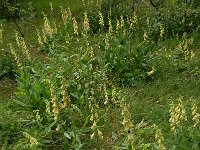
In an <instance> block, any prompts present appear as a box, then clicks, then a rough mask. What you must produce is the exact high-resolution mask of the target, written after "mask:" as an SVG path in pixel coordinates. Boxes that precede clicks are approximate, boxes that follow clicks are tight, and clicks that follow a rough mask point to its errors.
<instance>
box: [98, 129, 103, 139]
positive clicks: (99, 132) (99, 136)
mask: <svg viewBox="0 0 200 150" xmlns="http://www.w3.org/2000/svg"><path fill="white" fill-rule="evenodd" d="M97 134H98V138H99V139H100V140H103V134H102V132H101V131H100V130H99V129H97Z"/></svg>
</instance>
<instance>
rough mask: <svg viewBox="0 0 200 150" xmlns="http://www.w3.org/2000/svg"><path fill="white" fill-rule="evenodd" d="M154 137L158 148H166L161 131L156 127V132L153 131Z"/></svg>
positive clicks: (163, 149) (162, 149) (161, 149)
mask: <svg viewBox="0 0 200 150" xmlns="http://www.w3.org/2000/svg"><path fill="white" fill-rule="evenodd" d="M155 139H156V141H157V143H158V147H159V150H166V148H165V146H164V144H163V143H164V137H163V135H162V132H161V130H160V129H157V130H156V132H155Z"/></svg>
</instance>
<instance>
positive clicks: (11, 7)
mask: <svg viewBox="0 0 200 150" xmlns="http://www.w3.org/2000/svg"><path fill="white" fill-rule="evenodd" d="M19 16H20V9H19V4H18V3H17V1H16V0H4V1H1V3H0V18H4V19H15V18H19Z"/></svg>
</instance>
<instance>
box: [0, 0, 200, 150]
mask: <svg viewBox="0 0 200 150" xmlns="http://www.w3.org/2000/svg"><path fill="white" fill-rule="evenodd" d="M20 3H21V5H24V6H26V5H27V4H28V3H29V1H21V2H20ZM52 4H53V7H54V9H55V12H59V6H60V4H61V5H62V6H63V7H70V8H71V10H72V12H73V14H74V16H77V18H78V21H81V20H82V14H81V13H80V12H84V11H85V10H84V9H85V8H83V6H82V5H81V1H80V0H76V1H73V2H71V1H68V0H65V1H58V0H54V1H52ZM33 7H34V8H36V10H37V13H38V14H40V15H41V11H44V12H45V13H48V12H49V9H50V7H49V2H48V3H47V1H45V0H41V1H40V2H36V1H33ZM86 10H87V9H86ZM40 15H38V16H39V17H38V16H36V17H34V18H31V19H29V20H19V21H18V23H19V25H20V27H21V29H22V30H23V33H24V34H25V40H26V42H27V44H28V47H29V48H30V53H31V55H32V57H33V58H34V60H36V62H37V61H38V62H39V61H40V62H41V63H44V62H48V61H49V63H48V65H49V64H50V63H52V62H51V61H52V60H51V58H49V55H48V54H46V53H44V52H41V50H40V46H39V44H37V38H36V37H37V33H36V32H34V31H35V28H38V27H40V26H42V25H43V20H42V19H41V16H40ZM54 19H57V20H59V21H58V22H57V23H60V22H61V18H60V17H59V15H58V14H56V15H55V16H53V18H52V20H54ZM1 22H2V24H3V26H4V29H5V31H4V37H3V38H4V41H6V43H4V44H3V45H1V47H0V48H1V49H2V48H4V49H8V45H7V44H8V43H14V41H15V37H14V34H15V33H14V32H12V33H11V32H10V31H13V29H16V27H15V25H14V24H13V22H11V21H1ZM102 35H103V34H102ZM95 38H96V39H95ZM95 38H94V37H90V38H88V39H89V41H91V43H92V44H91V45H94V46H95V45H97V43H98V41H101V42H102V39H101V36H100V37H98V36H95ZM71 42H72V43H71V45H72V46H71V47H70V48H71V50H76V49H79V48H80V47H82V46H83V47H84V46H85V45H84V44H83V43H82V41H78V40H77V41H76V38H74V39H72V40H71ZM179 42H180V40H177V39H175V38H171V39H169V40H165V41H164V42H159V43H157V45H158V46H157V47H156V50H155V51H154V52H153V56H154V58H153V59H152V63H153V64H154V67H155V68H156V71H155V73H154V74H153V76H152V78H151V79H149V80H148V81H143V80H142V81H139V82H137V84H136V86H135V87H121V86H117V89H119V90H121V92H122V95H123V97H124V98H125V99H126V103H127V106H128V109H129V111H130V113H131V119H132V120H133V123H134V125H136V124H139V123H140V122H141V120H144V122H145V123H147V125H146V127H147V128H142V129H141V130H138V131H135V132H136V135H138V138H141V141H140V139H137V140H138V141H139V142H144V141H145V142H147V143H148V142H150V141H151V142H152V141H154V130H153V129H152V128H151V127H152V125H153V124H156V125H157V126H158V127H159V128H160V129H161V130H162V132H163V135H164V137H165V138H166V139H170V138H172V135H171V131H170V129H171V127H170V124H169V119H170V113H169V109H170V104H171V103H172V102H175V103H177V99H178V98H180V96H183V101H184V103H185V105H186V110H187V113H188V114H189V112H191V110H190V107H191V100H192V99H195V100H196V101H198V100H199V98H200V93H199V82H200V76H199V67H200V66H199V60H198V58H199V56H200V53H199V48H198V46H199V45H198V43H199V40H198V38H195V43H194V44H193V45H194V46H193V47H192V50H193V51H194V53H195V57H194V58H193V59H192V60H190V61H182V60H178V61H180V64H178V65H176V61H177V60H176V58H173V57H170V58H168V57H166V54H170V55H172V56H176V55H177V53H178V54H179V53H180V51H178V50H176V48H177V45H178V44H179ZM74 43H75V44H77V43H78V44H77V45H75V44H74ZM14 46H15V47H17V46H16V44H15V45H14ZM65 48H66V47H65ZM67 48H68V47H67ZM67 48H66V49H67ZM95 48H96V49H98V47H97V46H96V47H95ZM158 49H159V50H158ZM6 51H8V52H7V53H5V54H6V55H4V57H5V58H6V57H7V56H9V57H10V54H9V50H6ZM67 51H68V50H64V53H65V55H68V54H69V53H68V52H67ZM75 52H77V53H78V50H77V51H75ZM97 53H98V52H97ZM99 53H100V54H101V52H99ZM62 57H63V56H62ZM75 61H76V60H75ZM59 63H60V62H58V64H57V65H58V67H59V65H60V64H59ZM61 63H62V61H61ZM54 64H56V63H55V62H54ZM73 69H76V68H73ZM56 71H60V70H59V69H58V70H56ZM84 71H85V70H84ZM43 75H44V76H45V73H44V74H43ZM41 76H42V75H41ZM41 76H40V77H41ZM85 76H86V75H85ZM40 77H38V78H39V79H41V80H42V79H43V78H42V77H41V78H40ZM86 77H87V76H86ZM44 79H45V78H44ZM72 80H73V79H72ZM33 81H34V80H33ZM27 82H29V81H27ZM30 82H31V80H30ZM34 82H36V81H34ZM55 82H58V81H55ZM80 83H82V82H80ZM44 84H45V83H44ZM46 84H47V83H46ZM54 84H58V83H54ZM70 84H71V83H70ZM33 85H34V86H33V87H35V88H36V89H37V88H39V86H40V85H38V84H37V83H33ZM58 85H59V84H58ZM16 87H17V88H18V89H16ZM19 87H20V86H19V85H17V84H16V81H15V79H12V78H9V77H7V76H6V77H4V78H2V79H0V116H1V117H0V122H4V121H5V122H4V123H2V124H1V123H0V148H1V147H2V146H3V142H4V141H8V142H10V143H7V146H8V147H7V148H8V149H9V148H10V149H12V148H15V146H16V147H17V146H19V145H20V144H21V145H23V143H26V144H27V143H28V141H27V139H23V138H22V137H23V136H22V133H21V128H22V129H23V128H24V129H25V130H23V132H25V131H27V132H30V133H31V134H32V135H33V136H35V137H38V139H39V140H41V139H42V136H41V135H40V133H39V132H37V131H41V132H44V134H47V137H48V138H47V140H46V141H42V142H44V143H42V144H43V146H44V145H45V142H47V144H49V143H48V142H49V141H48V140H49V139H50V138H53V139H54V140H55V143H53V144H52V145H53V146H52V147H51V148H52V149H58V147H56V146H55V145H61V142H62V141H61V140H60V139H61V137H62V136H61V135H60V134H59V133H57V134H55V135H54V133H51V135H50V133H45V132H46V131H47V130H49V129H48V127H47V126H46V124H45V125H44V126H42V125H43V124H40V123H39V122H37V120H34V119H35V118H34V117H35V114H34V113H35V112H34V113H32V112H31V113H29V112H26V111H24V112H18V111H17V114H14V112H15V113H16V110H15V103H12V101H15V100H18V98H19V97H20V96H19ZM74 87H75V88H77V87H76V86H74ZM81 90H82V89H81ZM81 90H80V92H81ZM109 90H111V89H109ZM16 91H17V93H15V92H16ZM23 91H24V89H21V92H23ZM34 92H35V91H34ZM34 92H33V93H34ZM57 92H58V91H57ZM14 93H15V94H14ZM47 93H48V94H49V93H50V92H49V91H47ZM110 93H111V92H110ZM110 93H109V94H110ZM36 94H37V92H36ZM75 94H76V93H75ZM21 95H22V97H23V98H25V100H28V99H29V98H27V97H26V96H24V95H23V94H21ZM49 95H50V94H49ZM57 95H58V94H57ZM77 95H78V94H77ZM77 95H76V96H77ZM110 95H111V94H110ZM76 96H74V97H76ZM78 96H79V95H78ZM58 97H59V96H58ZM60 97H61V96H60ZM71 97H72V100H73V99H75V98H74V97H73V96H72V95H71ZM34 98H35V97H34ZM37 98H38V99H40V98H41V97H37V96H36V99H37ZM19 99H20V98H19ZM22 102H24V101H23V100H22ZM24 104H26V103H24ZM27 106H28V105H27ZM28 107H29V106H28ZM36 107H37V106H36ZM109 109H110V111H111V110H112V111H113V112H112V111H111V114H112V113H113V114H112V115H111V116H109V115H108V116H109V117H110V118H109V117H108V118H109V119H110V122H111V125H109V124H106V123H105V125H102V124H101V121H100V124H101V125H100V129H101V128H103V127H105V126H106V127H105V128H104V129H103V130H102V132H103V135H104V136H105V139H104V141H102V142H100V143H98V140H97V141H95V140H94V141H93V142H94V143H95V142H97V143H95V144H94V143H90V142H91V141H89V140H88V141H87V139H81V140H83V141H84V142H85V143H87V144H85V145H84V146H83V148H84V149H94V147H95V146H96V147H99V146H102V147H103V148H104V149H112V142H113V141H114V142H116V141H120V140H122V139H123V138H122V137H123V136H122V135H121V133H118V132H120V131H121V130H123V127H122V125H121V122H122V121H118V120H120V119H122V116H120V115H119V114H120V109H119V107H118V106H117V107H110V106H109ZM73 111H75V112H76V111H77V112H76V113H74V112H73ZM81 111H82V110H81ZM101 111H102V112H101ZM78 112H79V110H77V108H75V110H72V111H71V112H69V113H67V115H68V114H69V115H71V114H70V113H72V115H71V116H70V117H69V118H68V119H69V120H70V119H72V118H73V117H72V116H73V115H75V116H78V114H79V113H78ZM73 113H74V114H73ZM87 113H89V112H87ZM99 113H100V115H102V117H105V116H104V115H106V114H104V108H103V109H102V110H100V112H99ZM25 114H27V116H26V117H27V118H26V117H24V116H23V115H25ZM62 115H64V117H66V118H67V115H66V114H65V113H64V112H63V113H62ZM52 116H53V115H52ZM52 116H51V117H49V118H45V119H46V120H48V119H49V120H51V121H52V118H53V117H52ZM80 116H81V115H80ZM80 116H79V117H80ZM23 117H24V118H23ZM80 118H81V117H80ZM190 118H191V116H190ZM31 119H33V120H34V121H30V120H31ZM106 119H107V118H106V117H105V118H104V119H102V120H106ZM109 119H108V120H109ZM49 120H48V121H49ZM72 120H73V119H72ZM80 120H81V119H80ZM80 120H78V119H77V118H76V119H75V120H73V121H74V122H73V123H74V124H75V123H77V122H79V121H80ZM84 121H85V122H87V120H84ZM102 122H103V121H102ZM108 122H109V121H108ZM9 123H12V126H11V128H12V127H13V128H14V127H15V128H16V129H10V128H9ZM190 123H191V122H190ZM88 124H91V123H88ZM88 124H87V125H88ZM107 125H108V126H107ZM41 126H42V127H41ZM66 126H68V125H66ZM27 127H30V128H31V129H30V130H28V129H27ZM52 128H55V125H52ZM74 128H78V127H74ZM2 129H6V130H7V132H5V133H4V132H2V131H1V130H2ZM82 130H86V131H83V133H81V134H85V137H87V138H89V134H90V132H89V131H87V130H88V129H87V128H80V132H81V131H82ZM118 130H120V131H118ZM54 131H55V130H54ZM54 131H53V132H54ZM72 131H74V129H73V130H72ZM77 132H79V131H77ZM66 133H68V134H70V136H72V134H73V133H72V132H68V131H66ZM17 134H19V137H17V138H13V139H12V138H11V137H12V136H13V135H17ZM74 134H75V133H74ZM118 134H119V136H120V137H119V139H118V140H116V141H115V138H117V135H118ZM54 136H55V137H54ZM57 136H58V137H59V138H58V137H57ZM148 136H149V137H150V139H147V138H146V137H148ZM4 137H7V138H11V139H4ZM83 137H84V136H83ZM20 138H21V141H20V140H19V141H18V139H20ZM136 138H137V137H136ZM76 140H77V139H76ZM142 140H143V141H142ZM148 140H149V141H148ZM172 140H173V139H172ZM77 141H79V140H77ZM77 141H76V142H77ZM122 141H123V140H122ZM50 142H51V141H50ZM76 142H74V141H73V144H74V143H76ZM170 142H171V141H170V140H167V141H166V142H165V144H166V145H167V144H168V143H170ZM77 143H78V142H77ZM77 143H76V144H77ZM88 143H89V144H88ZM119 143H120V142H119ZM9 144H10V145H11V146H10V147H9ZM76 144H74V145H76ZM109 144H110V145H109ZM114 144H116V143H114ZM4 145H6V144H5V143H4ZM21 145H20V146H21ZM77 145H78V144H77ZM77 145H76V146H77ZM154 145H155V144H154ZM12 146H13V147H12ZM20 146H19V147H20ZM54 146H55V147H54ZM44 147H45V146H44ZM44 147H43V148H44ZM102 147H100V148H99V149H101V148H102ZM154 149H155V147H154ZM177 149H178V148H177ZM179 149H181V148H179ZM186 149H187V148H186Z"/></svg>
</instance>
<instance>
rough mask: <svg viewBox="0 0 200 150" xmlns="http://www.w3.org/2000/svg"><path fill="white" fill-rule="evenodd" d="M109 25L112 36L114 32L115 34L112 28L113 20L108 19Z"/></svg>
mask: <svg viewBox="0 0 200 150" xmlns="http://www.w3.org/2000/svg"><path fill="white" fill-rule="evenodd" d="M108 24H109V29H108V30H109V31H108V32H109V34H110V35H111V34H112V32H113V27H112V21H111V19H110V18H108Z"/></svg>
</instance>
